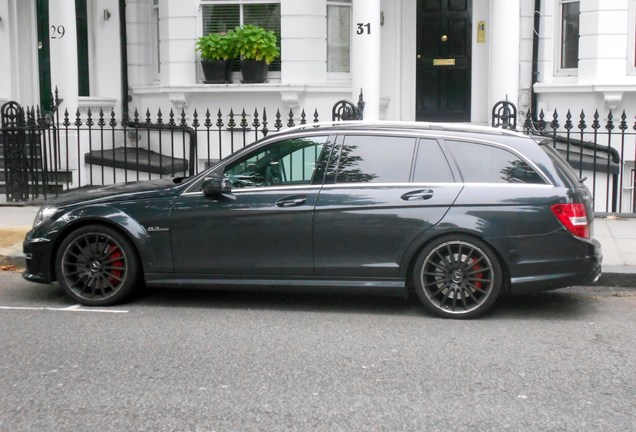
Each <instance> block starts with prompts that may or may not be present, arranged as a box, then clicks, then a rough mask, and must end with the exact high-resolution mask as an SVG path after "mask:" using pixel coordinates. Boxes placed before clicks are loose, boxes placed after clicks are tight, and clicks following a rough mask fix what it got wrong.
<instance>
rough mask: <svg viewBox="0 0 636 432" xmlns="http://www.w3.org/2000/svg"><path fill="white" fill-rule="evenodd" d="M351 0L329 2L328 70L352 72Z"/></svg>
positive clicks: (331, 0)
mask: <svg viewBox="0 0 636 432" xmlns="http://www.w3.org/2000/svg"><path fill="white" fill-rule="evenodd" d="M350 53H351V0H338V1H337V0H330V1H328V2H327V72H336V73H348V72H350V71H351V70H350Z"/></svg>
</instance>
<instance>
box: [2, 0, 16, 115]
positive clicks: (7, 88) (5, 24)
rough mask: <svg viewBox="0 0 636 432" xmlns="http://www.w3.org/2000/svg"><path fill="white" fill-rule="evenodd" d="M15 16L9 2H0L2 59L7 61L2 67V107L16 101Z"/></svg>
mask: <svg viewBox="0 0 636 432" xmlns="http://www.w3.org/2000/svg"><path fill="white" fill-rule="evenodd" d="M17 25H18V23H16V22H15V21H14V19H13V16H11V15H10V12H9V2H8V1H2V2H0V58H3V59H5V61H4V64H3V65H2V67H0V105H2V104H3V103H5V102H7V101H9V100H11V99H14V98H15V96H14V94H13V91H12V90H13V83H12V81H13V74H12V72H13V71H12V69H13V68H12V67H11V65H13V64H15V63H14V61H15V60H14V57H13V52H12V49H11V48H12V46H13V42H14V41H13V38H14V37H15V36H13V35H14V34H15V31H12V30H13V26H17Z"/></svg>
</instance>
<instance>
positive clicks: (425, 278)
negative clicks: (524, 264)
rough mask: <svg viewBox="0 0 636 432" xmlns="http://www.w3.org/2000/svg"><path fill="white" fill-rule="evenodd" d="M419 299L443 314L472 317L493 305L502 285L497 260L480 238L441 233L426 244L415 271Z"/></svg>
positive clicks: (434, 311)
mask: <svg viewBox="0 0 636 432" xmlns="http://www.w3.org/2000/svg"><path fill="white" fill-rule="evenodd" d="M414 283H415V290H416V292H417V295H418V297H419V298H420V301H421V302H422V303H423V304H424V306H426V308H427V309H429V310H430V311H431V312H433V313H434V314H436V315H437V316H441V317H443V318H474V317H476V316H478V315H481V314H482V313H484V312H485V311H486V310H488V309H489V308H490V306H492V304H493V303H494V302H495V300H496V299H497V296H498V295H499V292H500V291H501V285H502V270H501V264H500V263H499V260H498V259H497V257H496V256H495V254H494V253H493V252H492V250H491V249H490V248H489V247H488V246H487V245H486V244H485V243H483V242H482V241H479V240H477V239H474V238H472V237H468V236H462V235H456V236H450V237H442V238H439V239H437V240H435V241H433V242H432V243H431V244H429V245H427V246H426V247H425V248H424V250H423V251H422V253H421V254H420V256H419V258H418V260H417V262H416V264H415V271H414Z"/></svg>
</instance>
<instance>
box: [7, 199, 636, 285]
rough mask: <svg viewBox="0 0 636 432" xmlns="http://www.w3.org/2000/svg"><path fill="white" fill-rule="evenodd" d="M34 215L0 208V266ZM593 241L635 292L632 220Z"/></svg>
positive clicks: (611, 271)
mask: <svg viewBox="0 0 636 432" xmlns="http://www.w3.org/2000/svg"><path fill="white" fill-rule="evenodd" d="M37 211H38V207H34V206H9V205H6V204H5V205H0V265H15V266H17V267H24V255H23V254H22V240H23V239H24V235H25V234H26V232H27V231H29V230H30V229H31V225H32V223H33V219H34V218H35V214H36V213H37ZM594 237H595V238H596V239H598V241H600V242H601V245H602V246H603V276H602V277H601V280H600V281H599V283H598V284H599V285H603V286H619V287H635V288H636V218H621V217H617V216H607V217H597V218H596V219H595V220H594Z"/></svg>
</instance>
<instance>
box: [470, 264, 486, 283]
mask: <svg viewBox="0 0 636 432" xmlns="http://www.w3.org/2000/svg"><path fill="white" fill-rule="evenodd" d="M481 268H482V267H481V266H480V265H479V263H477V264H475V265H474V266H472V268H471V270H473V271H478V270H481ZM482 277H484V274H483V273H482V272H479V273H475V274H474V275H473V278H475V279H481V278H482ZM473 285H475V286H476V287H477V288H479V289H481V288H482V287H483V286H484V283H483V282H481V281H475V282H473Z"/></svg>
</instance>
